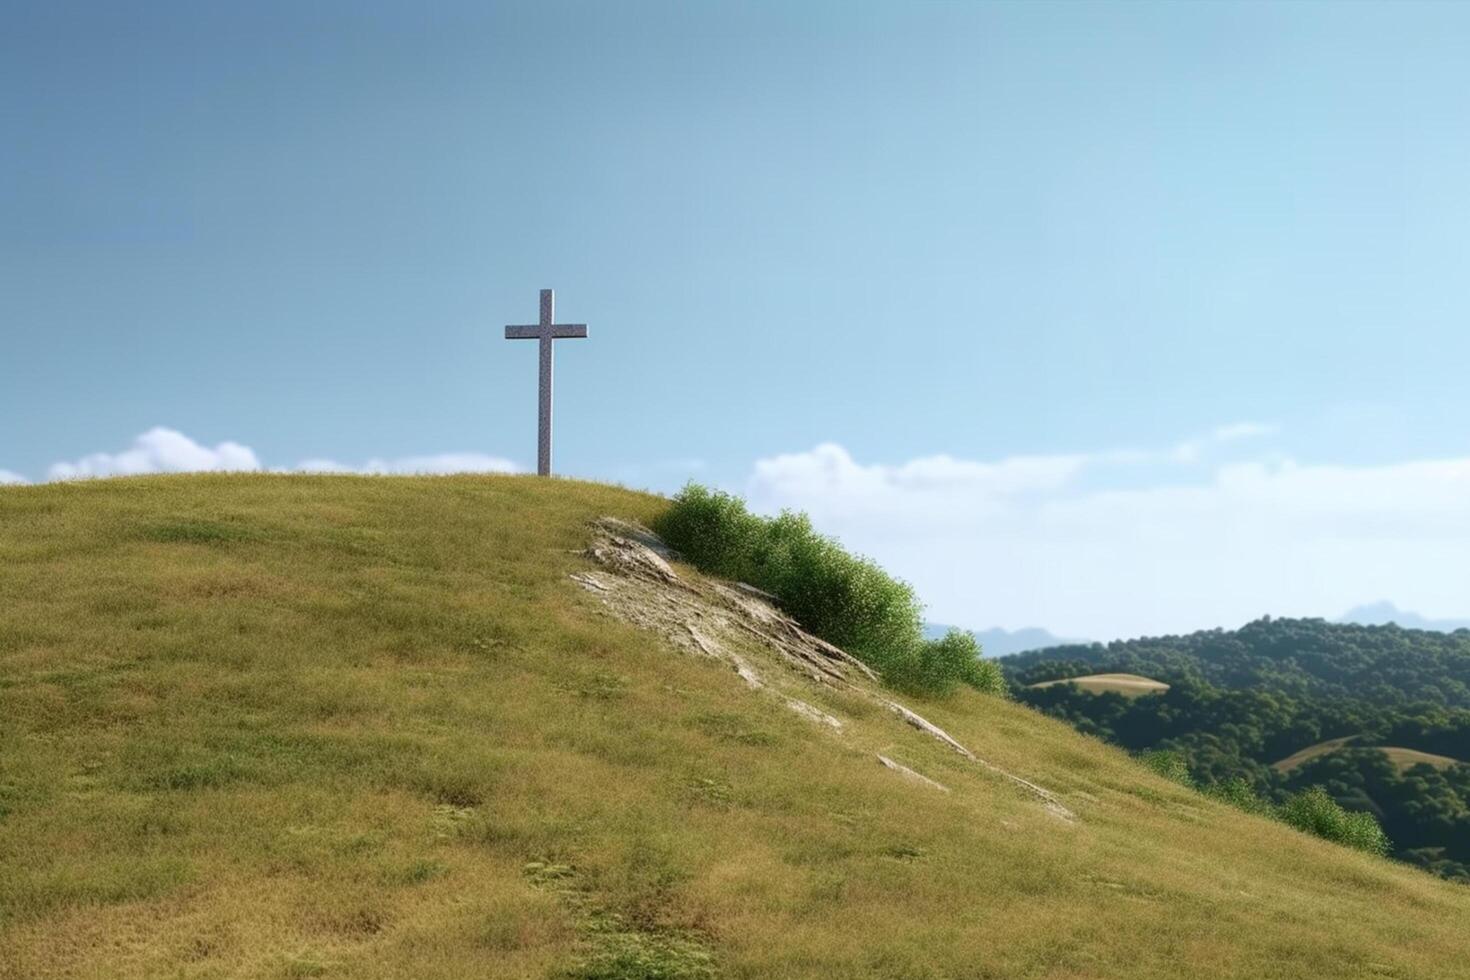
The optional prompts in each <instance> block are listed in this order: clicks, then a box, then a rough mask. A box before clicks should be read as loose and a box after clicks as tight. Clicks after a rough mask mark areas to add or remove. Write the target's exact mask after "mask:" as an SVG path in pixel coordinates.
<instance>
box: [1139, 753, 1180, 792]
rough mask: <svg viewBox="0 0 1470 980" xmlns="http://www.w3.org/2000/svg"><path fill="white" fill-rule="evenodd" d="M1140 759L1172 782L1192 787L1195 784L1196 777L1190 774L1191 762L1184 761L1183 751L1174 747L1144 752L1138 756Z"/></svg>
mask: <svg viewBox="0 0 1470 980" xmlns="http://www.w3.org/2000/svg"><path fill="white" fill-rule="evenodd" d="M1138 761H1139V762H1142V763H1143V764H1144V765H1145V766H1147V767H1148V768H1150V769H1152V770H1153V771H1154V772H1155V773H1157V774H1158V775H1160V776H1163V777H1164V778H1165V779H1167V780H1169V781H1171V782H1175V783H1178V784H1179V785H1180V786H1189V787H1191V788H1192V787H1193V786H1194V777H1193V776H1191V775H1190V774H1189V763H1187V762H1185V761H1184V756H1183V755H1182V754H1181V753H1178V752H1175V751H1174V750H1173V749H1154V750H1153V751H1151V752H1144V753H1143V754H1142V755H1140V756H1139V757H1138Z"/></svg>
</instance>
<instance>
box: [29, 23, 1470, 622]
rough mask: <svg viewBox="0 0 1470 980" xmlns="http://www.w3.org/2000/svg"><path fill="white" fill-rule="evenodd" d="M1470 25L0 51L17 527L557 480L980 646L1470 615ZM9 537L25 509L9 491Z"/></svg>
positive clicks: (501, 32)
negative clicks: (1008, 640)
mask: <svg viewBox="0 0 1470 980" xmlns="http://www.w3.org/2000/svg"><path fill="white" fill-rule="evenodd" d="M1466 91H1470V5H1452V4H1432V5H1417V4H1413V3H1392V4H1382V5H1375V4H1370V3H1353V4H1310V3H1297V4H1289V5H1287V4H1282V5H1267V4H1256V3H1249V4H1211V3H1192V4H1162V5H1154V4H1148V3H1127V4H1122V3H1120V4H1104V3H1086V4H1065V3H1051V4H979V3H862V2H856V0H842V2H834V3H824V2H815V0H813V2H800V3H789V2H787V3H740V4H734V3H730V4H716V3H628V4H601V3H586V4H566V3H556V2H549V3H548V2H541V3H534V4H532V3H527V4H496V3H485V2H477V3H464V4H460V3H454V2H441V3H435V4H430V5H425V4H419V3H408V2H404V3H371V2H362V0H354V2H340V3H338V2H328V0H320V2H312V3H300V2H291V3H275V2H257V3H251V4H238V3H215V2H198V0H193V2H188V3H171V2H154V3H149V4H146V5H123V4H111V3H90V4H88V3H68V2H64V0H62V2H57V0H50V2H45V3H29V2H21V0H8V2H3V3H0V481H10V482H18V481H22V480H25V481H31V482H37V481H44V480H49V479H73V478H79V477H96V476H107V475H110V474H116V473H140V472H152V471H157V470H178V469H219V468H225V469H257V468H259V469H298V468H306V469H317V470H354V471H368V472H381V473H394V472H452V471H461V470H484V471H517V470H525V469H528V468H534V465H535V425H536V419H535V411H536V409H535V403H536V355H535V345H533V344H528V343H524V342H517V343H508V342H506V341H505V340H504V339H503V330H502V327H503V325H505V324H507V323H527V322H533V321H534V320H535V318H536V311H537V290H539V289H541V288H545V287H552V288H555V289H556V291H557V313H558V320H561V321H574V322H585V323H588V324H589V326H590V338H589V339H588V340H585V341H583V340H577V341H564V342H559V343H558V345H557V362H556V364H557V374H556V380H557V389H556V421H557V424H556V465H557V469H558V471H559V472H561V473H563V474H566V475H569V476H577V477H585V478H591V479H599V480H613V481H617V482H621V483H625V484H627V485H630V486H634V487H643V488H650V489H654V490H658V491H661V492H671V491H673V490H676V489H677V488H678V487H679V486H680V485H682V484H683V483H684V482H685V481H686V480H689V479H695V480H699V481H701V482H705V483H708V484H712V485H715V486H719V487H723V488H725V489H728V490H731V491H733V492H738V493H741V494H743V495H745V496H746V497H747V498H748V499H749V500H750V501H751V503H752V505H753V506H755V507H757V508H758V509H760V510H762V511H764V512H770V511H774V510H778V509H780V508H782V507H794V508H799V509H804V510H807V511H809V512H810V513H811V514H812V516H813V519H814V520H815V521H816V523H817V524H818V526H819V527H820V528H822V529H823V530H825V531H827V532H829V533H832V534H835V535H837V536H838V537H839V538H840V539H841V540H843V541H844V542H845V543H847V544H849V545H850V546H852V547H853V548H855V549H858V550H860V551H863V552H864V553H867V554H869V555H871V556H872V557H874V558H875V559H877V560H878V561H880V562H881V563H882V564H884V565H885V567H888V568H890V569H891V570H892V571H894V572H895V573H897V574H899V575H901V576H903V577H904V578H906V579H908V580H909V581H911V582H913V583H914V585H915V586H916V588H917V589H918V591H919V594H920V596H921V598H923V599H924V600H925V601H926V602H927V603H928V605H929V615H930V616H931V617H932V618H934V619H937V620H941V621H945V622H952V623H958V624H961V625H966V626H972V627H975V628H985V627H990V626H997V625H999V626H1004V627H1008V628H1017V627H1022V626H1031V625H1037V626H1043V627H1045V628H1048V629H1051V630H1052V631H1053V632H1056V633H1059V634H1063V635H1069V636H1083V637H1090V638H1095V639H1109V638H1113V637H1120V636H1133V635H1141V634H1150V633H1159V632H1179V631H1186V630H1191V629H1197V628H1208V627H1215V626H1224V627H1233V626H1236V625H1239V624H1241V623H1243V622H1245V621H1247V620H1249V619H1252V618H1255V617H1257V616H1260V615H1264V614H1271V615H1278V616H1282V615H1311V616H1327V617H1332V616H1335V615H1338V614H1340V613H1342V612H1343V611H1344V610H1346V609H1347V608H1349V607H1350V606H1354V605H1358V604H1361V603H1367V602H1374V601H1378V600H1385V599H1387V600H1391V601H1393V602H1395V603H1397V604H1398V605H1400V606H1402V607H1405V608H1409V609H1413V610H1415V611H1416V612H1419V613H1422V614H1424V615H1429V616H1435V617H1461V618H1463V617H1465V616H1467V615H1470V567H1467V563H1466V561H1465V556H1466V555H1467V554H1470V395H1467V393H1466V386H1465V382H1466V378H1467V371H1466V366H1467V364H1470V330H1467V329H1466V323H1467V318H1470V252H1467V245H1466V238H1465V229H1467V228H1470V195H1467V194H1466V193H1465V174H1466V173H1470V110H1467V108H1466V103H1465V98H1464V93H1465V92H1466ZM0 492H10V491H0Z"/></svg>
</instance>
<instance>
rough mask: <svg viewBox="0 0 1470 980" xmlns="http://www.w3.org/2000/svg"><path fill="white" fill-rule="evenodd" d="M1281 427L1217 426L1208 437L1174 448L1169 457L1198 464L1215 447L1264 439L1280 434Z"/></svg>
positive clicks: (1251, 423)
mask: <svg viewBox="0 0 1470 980" xmlns="http://www.w3.org/2000/svg"><path fill="white" fill-rule="evenodd" d="M1280 431H1281V429H1280V427H1279V426H1275V425H1267V424H1265V423H1263V422H1232V423H1230V424H1229V425H1217V426H1215V427H1214V428H1213V429H1211V430H1210V431H1209V433H1208V434H1207V435H1203V436H1195V437H1194V438H1192V439H1186V440H1184V441H1183V442H1181V443H1179V444H1178V445H1177V446H1175V447H1174V449H1173V451H1172V452H1170V454H1169V457H1170V458H1171V459H1172V460H1173V461H1174V462H1176V463H1197V462H1199V460H1200V458H1201V457H1202V456H1204V454H1205V452H1206V451H1207V450H1208V449H1210V448H1211V447H1213V446H1219V445H1222V444H1225V443H1231V442H1240V441H1241V440H1244V439H1262V438H1265V437H1266V436H1273V435H1275V434H1276V433H1278V432H1280Z"/></svg>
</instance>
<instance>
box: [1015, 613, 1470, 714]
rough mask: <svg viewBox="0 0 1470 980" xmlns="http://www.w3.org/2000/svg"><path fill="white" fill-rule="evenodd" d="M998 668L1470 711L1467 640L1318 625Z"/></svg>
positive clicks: (1268, 626) (1093, 650) (1092, 647)
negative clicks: (1108, 675) (1119, 675)
mask: <svg viewBox="0 0 1470 980" xmlns="http://www.w3.org/2000/svg"><path fill="white" fill-rule="evenodd" d="M1004 667H1005V669H1006V671H1007V673H1008V675H1010V676H1011V677H1012V678H1013V679H1015V680H1021V679H1022V678H1024V683H1035V682H1036V681H1042V680H1053V679H1055V678H1057V677H1066V676H1071V675H1074V674H1076V675H1080V674H1096V673H1100V672H1104V671H1112V672H1117V673H1128V674H1142V675H1144V676H1145V677H1154V678H1157V679H1159V680H1161V681H1165V682H1167V683H1176V682H1178V681H1196V682H1204V683H1208V684H1211V685H1215V686H1218V687H1225V688H1237V689H1255V690H1266V691H1274V692H1278V693H1283V694H1290V695H1293V696H1297V697H1304V696H1311V697H1351V698H1361V699H1363V700H1364V701H1367V702H1369V703H1371V704H1376V705H1391V704H1403V703H1407V702H1415V701H1424V702H1430V703H1436V704H1443V705H1446V706H1449V707H1456V708H1470V633H1464V634H1462V633H1442V632H1438V631H1434V630H1414V629H1402V628H1399V627H1394V626H1359V625H1357V624H1354V623H1329V622H1327V621H1326V620H1322V619H1271V618H1269V617H1268V618H1265V619H1259V620H1256V621H1255V622H1253V623H1247V624H1246V625H1244V626H1242V627H1241V628H1240V629H1237V630H1219V629H1215V630H1201V631H1199V632H1196V633H1188V634H1184V635H1181V636H1154V637H1143V638H1140V639H1136V640H1115V641H1113V642H1112V643H1093V644H1088V645H1069V646H1059V647H1054V648H1050V649H1046V650H1037V651H1031V652H1028V653H1021V654H1016V655H1013V656H1010V657H1007V658H1006V659H1005V663H1004Z"/></svg>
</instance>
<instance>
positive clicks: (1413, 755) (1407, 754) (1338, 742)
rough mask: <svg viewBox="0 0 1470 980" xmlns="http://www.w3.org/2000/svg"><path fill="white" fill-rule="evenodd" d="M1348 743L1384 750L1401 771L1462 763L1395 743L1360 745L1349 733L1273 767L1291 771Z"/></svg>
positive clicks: (1303, 751) (1395, 766)
mask: <svg viewBox="0 0 1470 980" xmlns="http://www.w3.org/2000/svg"><path fill="white" fill-rule="evenodd" d="M1347 745H1353V746H1355V747H1365V748H1369V749H1374V750H1376V751H1378V752H1382V753H1383V754H1384V755H1385V756H1386V757H1387V758H1388V760H1389V761H1390V762H1391V763H1393V765H1394V768H1395V769H1397V770H1399V771H1400V772H1404V771H1406V770H1409V769H1412V768H1413V767H1414V766H1418V765H1426V766H1432V767H1433V768H1435V769H1448V768H1450V767H1451V766H1458V765H1460V764H1461V763H1460V760H1459V759H1451V758H1450V757H1449V756H1446V755H1436V754H1435V753H1433V752H1420V751H1419V750H1418V749H1405V748H1401V747H1399V746H1395V745H1370V746H1358V745H1357V736H1354V735H1348V736H1345V737H1343V738H1331V739H1328V740H1327V741H1325V742H1318V743H1317V744H1316V745H1309V746H1307V747H1306V748H1304V749H1302V750H1300V751H1299V752H1293V753H1292V754H1291V755H1289V756H1287V757H1286V758H1285V759H1282V760H1281V761H1279V762H1273V763H1272V764H1271V768H1272V769H1275V770H1276V771H1277V772H1291V771H1292V770H1294V769H1297V768H1299V767H1301V766H1304V765H1306V764H1307V763H1308V762H1311V761H1312V760H1313V759H1318V758H1321V757H1322V756H1324V755H1327V754H1329V753H1331V752H1336V751H1337V750H1338V749H1341V748H1343V747H1344V746H1347Z"/></svg>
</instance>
